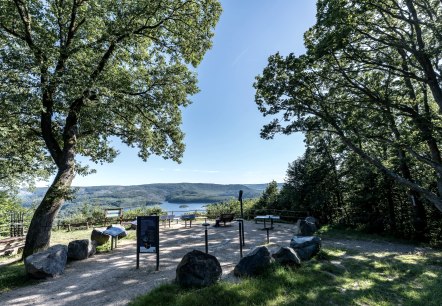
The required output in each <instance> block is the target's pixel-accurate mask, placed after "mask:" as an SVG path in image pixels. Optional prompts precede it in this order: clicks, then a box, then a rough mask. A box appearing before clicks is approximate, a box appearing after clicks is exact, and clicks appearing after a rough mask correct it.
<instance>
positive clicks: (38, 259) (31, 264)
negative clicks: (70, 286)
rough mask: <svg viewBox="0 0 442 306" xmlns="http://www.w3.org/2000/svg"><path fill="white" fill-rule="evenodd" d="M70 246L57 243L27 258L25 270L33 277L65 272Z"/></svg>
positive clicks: (55, 275)
mask: <svg viewBox="0 0 442 306" xmlns="http://www.w3.org/2000/svg"><path fill="white" fill-rule="evenodd" d="M67 253H68V247H67V246H65V245H61V244H57V245H54V246H52V247H50V248H49V249H47V250H45V251H41V252H38V253H35V254H32V255H30V256H28V257H26V259H25V270H26V272H27V273H28V274H29V275H30V276H31V277H33V278H37V279H41V278H47V277H57V276H59V275H61V274H63V272H64V268H65V266H66V261H67Z"/></svg>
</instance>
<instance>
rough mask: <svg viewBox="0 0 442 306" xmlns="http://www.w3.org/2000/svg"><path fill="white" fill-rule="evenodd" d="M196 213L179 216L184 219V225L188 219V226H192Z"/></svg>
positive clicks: (185, 225)
mask: <svg viewBox="0 0 442 306" xmlns="http://www.w3.org/2000/svg"><path fill="white" fill-rule="evenodd" d="M195 218H196V215H194V214H192V215H182V216H181V220H183V221H184V227H187V222H188V221H189V223H190V227H192V221H193V220H195Z"/></svg>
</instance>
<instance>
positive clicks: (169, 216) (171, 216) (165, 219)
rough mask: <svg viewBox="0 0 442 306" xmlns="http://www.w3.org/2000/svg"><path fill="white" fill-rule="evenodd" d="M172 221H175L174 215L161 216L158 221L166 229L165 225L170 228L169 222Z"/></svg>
mask: <svg viewBox="0 0 442 306" xmlns="http://www.w3.org/2000/svg"><path fill="white" fill-rule="evenodd" d="M172 220H175V215H163V216H160V221H161V222H163V224H164V227H166V223H167V222H169V227H170V222H171V221H172Z"/></svg>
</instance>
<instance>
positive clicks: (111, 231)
mask: <svg viewBox="0 0 442 306" xmlns="http://www.w3.org/2000/svg"><path fill="white" fill-rule="evenodd" d="M103 233H104V234H107V235H111V236H112V237H116V236H118V238H119V239H120V238H124V237H126V236H127V232H126V229H125V228H124V226H122V225H119V224H112V225H110V226H108V227H107V229H106V230H105V231H104V232H103Z"/></svg>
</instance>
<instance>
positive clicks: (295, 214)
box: [245, 209, 310, 222]
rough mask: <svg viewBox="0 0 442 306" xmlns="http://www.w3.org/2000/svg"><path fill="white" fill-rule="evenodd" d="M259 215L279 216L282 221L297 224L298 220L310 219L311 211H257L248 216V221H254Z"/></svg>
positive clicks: (252, 211)
mask: <svg viewBox="0 0 442 306" xmlns="http://www.w3.org/2000/svg"><path fill="white" fill-rule="evenodd" d="M259 215H277V216H279V217H280V220H283V221H288V222H296V221H297V220H298V219H302V218H305V217H308V216H309V215H310V212H309V211H306V210H286V209H255V210H251V211H250V213H249V214H246V216H245V218H246V219H252V218H254V217H256V216H259Z"/></svg>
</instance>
